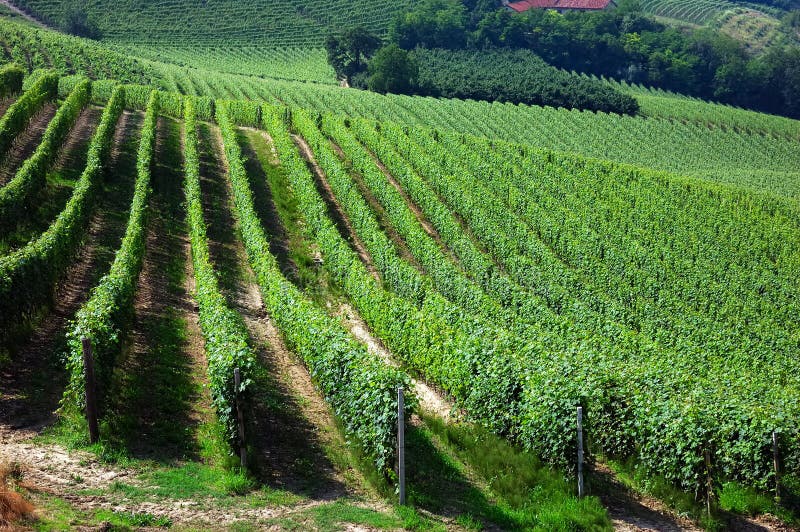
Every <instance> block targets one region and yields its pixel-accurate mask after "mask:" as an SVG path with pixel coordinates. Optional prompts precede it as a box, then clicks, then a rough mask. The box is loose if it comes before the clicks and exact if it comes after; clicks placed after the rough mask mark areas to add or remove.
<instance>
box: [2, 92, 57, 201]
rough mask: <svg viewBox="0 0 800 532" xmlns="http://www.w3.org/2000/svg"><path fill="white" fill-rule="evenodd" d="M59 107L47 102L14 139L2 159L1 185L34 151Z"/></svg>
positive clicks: (8, 179)
mask: <svg viewBox="0 0 800 532" xmlns="http://www.w3.org/2000/svg"><path fill="white" fill-rule="evenodd" d="M57 109H58V107H57V106H56V104H54V103H52V102H47V103H45V104H44V105H43V106H42V108H41V109H40V110H39V112H38V113H36V114H35V115H34V116H33V118H31V121H30V122H29V123H28V126H27V127H26V128H25V129H24V130H23V131H22V132H21V133H20V134H19V135H18V136H17V138H15V139H14V142H13V143H12V145H11V149H10V150H9V151H8V152H7V153H5V154H4V155H3V158H2V161H0V186H3V185H5V184H6V183H8V182H9V181H11V180H12V179H13V178H14V176H15V175H16V173H17V170H19V167H20V166H22V163H24V162H25V160H26V159H28V157H30V156H31V154H32V153H33V152H34V150H35V149H36V147H37V146H38V145H39V141H41V140H42V137H43V136H44V131H45V129H47V124H49V123H50V120H52V119H53V116H55V114H56V110H57Z"/></svg>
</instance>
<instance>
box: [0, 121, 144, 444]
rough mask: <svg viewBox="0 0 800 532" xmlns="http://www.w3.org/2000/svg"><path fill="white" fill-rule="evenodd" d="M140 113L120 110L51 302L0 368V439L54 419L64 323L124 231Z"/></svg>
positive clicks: (60, 383) (23, 434)
mask: <svg viewBox="0 0 800 532" xmlns="http://www.w3.org/2000/svg"><path fill="white" fill-rule="evenodd" d="M141 122H142V119H141V116H140V115H138V114H131V113H125V114H123V115H122V117H121V118H120V122H119V123H118V124H117V128H116V131H115V135H114V145H113V149H112V151H111V155H110V161H109V164H108V166H107V168H106V170H105V172H104V173H105V182H104V185H103V190H102V192H101V195H100V199H99V204H98V207H97V209H96V211H95V214H94V216H93V217H92V219H91V221H90V223H89V229H88V231H87V233H86V235H87V236H86V240H85V242H84V244H83V246H82V247H81V249H80V250H79V252H78V255H77V258H76V260H75V262H74V264H73V265H72V266H71V267H70V268H69V269H68V270H67V272H66V274H65V276H64V279H63V281H62V282H61V283H59V285H58V287H57V290H56V295H55V298H54V305H53V307H52V309H50V311H49V312H47V313H46V314H45V315H44V316H42V317H41V318H40V319H39V320H38V322H37V323H36V324H35V327H34V329H33V332H32V333H31V335H30V337H28V338H27V339H25V340H24V341H23V342H22V343H21V344H20V345H19V347H18V348H17V349H16V355H15V356H13V357H12V360H13V362H12V363H11V364H9V365H8V366H7V367H4V368H0V390H2V394H0V443H6V442H9V441H15V440H20V439H25V438H27V437H30V436H32V435H34V434H35V433H37V432H39V431H40V430H41V429H42V428H44V427H46V426H48V425H49V424H51V423H52V422H53V421H54V420H55V416H54V414H53V413H54V411H55V409H56V408H57V407H58V402H59V400H60V398H61V394H62V393H63V389H64V386H65V385H66V375H65V373H64V369H63V367H62V365H61V361H60V360H59V356H58V355H59V354H60V352H61V350H62V349H63V348H64V347H65V339H64V334H65V332H66V330H67V327H68V322H69V320H70V319H72V317H73V316H74V314H75V312H76V311H77V310H78V309H79V308H80V306H81V305H82V304H83V303H84V302H85V301H86V300H87V299H88V298H89V295H90V292H91V289H92V287H93V286H95V285H96V284H97V282H98V281H99V279H100V277H101V276H102V275H103V274H104V273H105V272H106V271H107V270H108V268H109V267H110V265H111V262H112V261H113V258H114V253H115V251H116V249H117V248H118V247H119V244H120V242H121V240H122V236H123V234H124V232H125V226H126V222H127V214H128V209H129V205H130V198H131V196H132V194H133V181H134V174H135V164H136V146H137V143H138V133H139V129H140V126H141Z"/></svg>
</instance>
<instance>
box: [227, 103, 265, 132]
mask: <svg viewBox="0 0 800 532" xmlns="http://www.w3.org/2000/svg"><path fill="white" fill-rule="evenodd" d="M216 103H217V104H218V105H224V106H225V107H226V109H227V111H228V116H229V117H230V119H231V121H232V122H233V123H234V124H236V125H240V126H249V127H258V125H259V124H260V123H261V105H260V104H258V103H257V102H247V101H225V102H221V101H218V102H216Z"/></svg>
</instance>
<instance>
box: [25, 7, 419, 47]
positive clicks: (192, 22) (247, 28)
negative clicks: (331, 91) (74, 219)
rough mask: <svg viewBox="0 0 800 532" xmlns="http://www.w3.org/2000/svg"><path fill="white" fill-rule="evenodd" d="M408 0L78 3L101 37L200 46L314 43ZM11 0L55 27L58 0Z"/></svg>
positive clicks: (373, 22) (381, 26)
mask: <svg viewBox="0 0 800 532" xmlns="http://www.w3.org/2000/svg"><path fill="white" fill-rule="evenodd" d="M409 3H410V2H407V1H400V2H389V3H386V2H366V3H359V4H358V9H353V8H354V4H353V3H352V2H351V0H324V1H323V0H312V1H310V2H303V3H295V2H290V1H288V0H281V1H277V2H276V1H271V0H251V1H247V2H242V1H239V0H204V1H202V2H196V1H187V0H168V1H162V2H145V3H142V2H135V1H132V0H126V1H116V0H99V1H93V2H87V3H85V4H82V5H83V6H85V7H84V8H85V10H86V13H87V15H88V17H89V19H90V20H91V21H92V22H94V23H95V24H96V25H97V27H98V28H99V30H100V32H101V34H102V36H103V38H104V39H107V40H110V41H114V42H123V43H138V44H143V43H158V44H165V45H178V46H180V45H186V43H192V45H205V46H214V45H216V46H220V45H224V46H253V45H265V44H266V45H270V46H320V45H321V44H322V43H323V41H324V39H325V35H326V33H327V32H328V31H329V30H330V29H331V28H339V27H346V26H351V25H356V24H362V25H366V26H368V27H370V28H372V29H374V30H376V31H383V30H385V29H386V28H387V26H388V23H389V21H390V20H391V17H392V15H393V14H394V13H396V12H398V11H401V10H402V9H403V8H404V7H406V6H408V5H409ZM16 4H17V5H19V6H20V7H22V8H23V9H25V10H28V11H30V12H31V13H33V14H34V15H35V16H36V17H38V18H40V19H41V20H43V21H45V22H46V23H48V24H50V25H52V26H54V27H60V25H61V24H62V23H63V20H64V16H65V8H64V5H65V4H64V3H63V2H59V1H57V0H21V1H18V2H16Z"/></svg>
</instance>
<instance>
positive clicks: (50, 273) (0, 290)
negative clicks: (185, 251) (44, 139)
mask: <svg viewBox="0 0 800 532" xmlns="http://www.w3.org/2000/svg"><path fill="white" fill-rule="evenodd" d="M124 104H125V92H124V90H122V89H117V90H116V91H115V93H114V96H112V98H111V100H110V101H109V104H108V105H107V106H106V109H105V110H104V112H103V117H102V118H101V121H100V125H99V126H98V128H97V130H96V131H95V133H94V136H93V137H92V141H91V144H90V146H89V152H88V155H87V158H86V168H85V169H84V171H83V173H82V174H81V177H80V179H79V180H78V183H77V184H76V186H75V188H74V190H73V193H72V197H71V198H70V199H69V201H68V202H67V205H66V206H65V207H64V210H63V211H61V213H60V214H59V215H58V218H56V220H55V221H54V222H53V223H52V225H51V226H50V227H49V228H48V229H47V231H45V232H44V233H43V234H42V235H41V236H39V237H38V238H37V239H36V240H33V241H32V242H30V243H29V244H28V245H26V246H25V247H23V248H21V249H19V250H17V251H14V252H13V253H11V254H8V255H5V256H4V257H2V258H0V309H1V310H2V311H0V331H2V333H4V334H5V333H7V332H8V330H9V328H10V326H11V325H12V324H14V323H15V322H16V321H17V320H19V319H20V318H24V317H27V316H31V315H32V314H33V313H34V312H35V311H36V310H37V309H38V308H39V307H40V306H41V305H42V304H44V303H46V302H47V301H48V300H49V298H50V297H51V296H52V293H53V288H54V286H55V283H56V281H57V280H58V279H59V278H60V277H61V275H62V274H63V272H64V271H65V269H66V268H67V266H68V265H69V264H70V262H71V260H72V257H73V256H74V254H75V251H76V249H77V247H78V245H79V244H80V242H81V239H82V237H83V232H84V230H85V228H86V225H87V224H88V222H89V218H90V216H91V212H92V208H93V206H94V201H95V195H96V193H97V189H98V187H99V180H100V179H101V177H102V168H103V162H104V160H105V158H106V156H107V154H108V150H109V149H110V146H111V142H112V139H113V133H114V127H115V125H116V123H117V119H118V118H119V116H120V114H121V113H122V109H123V107H124ZM64 105H66V102H65V103H64Z"/></svg>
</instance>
